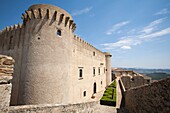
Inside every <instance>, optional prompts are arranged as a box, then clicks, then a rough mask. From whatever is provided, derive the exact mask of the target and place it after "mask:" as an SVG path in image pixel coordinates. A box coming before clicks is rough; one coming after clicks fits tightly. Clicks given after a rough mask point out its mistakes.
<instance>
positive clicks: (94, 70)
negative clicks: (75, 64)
mask: <svg viewBox="0 0 170 113" xmlns="http://www.w3.org/2000/svg"><path fill="white" fill-rule="evenodd" d="M93 76H95V67H93Z"/></svg>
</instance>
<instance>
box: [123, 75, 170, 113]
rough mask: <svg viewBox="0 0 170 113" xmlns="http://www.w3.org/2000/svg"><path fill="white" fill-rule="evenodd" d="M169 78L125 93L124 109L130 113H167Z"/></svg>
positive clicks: (168, 109)
mask: <svg viewBox="0 0 170 113" xmlns="http://www.w3.org/2000/svg"><path fill="white" fill-rule="evenodd" d="M169 86H170V78H167V79H164V80H160V81H158V82H154V83H151V84H150V85H145V86H142V87H136V88H133V89H130V90H127V91H126V92H125V107H126V108H127V109H128V110H129V112H130V113H159V112H160V113H168V112H169V111H170V97H169V94H170V88H169Z"/></svg>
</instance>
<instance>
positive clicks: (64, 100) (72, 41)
mask: <svg viewBox="0 0 170 113" xmlns="http://www.w3.org/2000/svg"><path fill="white" fill-rule="evenodd" d="M22 19H23V24H18V25H14V26H10V27H6V28H5V29H3V30H2V31H0V54H4V55H9V56H12V57H13V58H14V59H15V66H14V67H15V69H14V75H13V80H12V95H11V105H28V104H68V103H78V102H87V101H90V99H91V97H92V95H93V94H95V93H97V92H100V91H103V90H104V89H105V87H106V86H107V85H109V84H110V83H111V80H112V79H111V56H112V55H111V54H110V53H108V52H101V51H100V50H98V49H96V48H95V47H93V46H92V45H90V44H89V43H87V42H86V41H84V40H83V39H81V38H80V37H78V36H76V35H75V34H74V30H75V29H76V24H75V23H74V21H73V19H72V17H71V15H70V14H69V13H67V12H66V11H65V10H63V9H61V8H58V7H56V6H52V5H45V4H37V5H32V6H31V7H29V8H28V10H26V11H25V14H22Z"/></svg>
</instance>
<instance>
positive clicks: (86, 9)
mask: <svg viewBox="0 0 170 113" xmlns="http://www.w3.org/2000/svg"><path fill="white" fill-rule="evenodd" d="M91 9H92V7H87V8H84V9H82V10H78V11H74V12H72V14H71V15H72V16H77V15H81V14H85V13H88V12H89V11H90V10H91Z"/></svg>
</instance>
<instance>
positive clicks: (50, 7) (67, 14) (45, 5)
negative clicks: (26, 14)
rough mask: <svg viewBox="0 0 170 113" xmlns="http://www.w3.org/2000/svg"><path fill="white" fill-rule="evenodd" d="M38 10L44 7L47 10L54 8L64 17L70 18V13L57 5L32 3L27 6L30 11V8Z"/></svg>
mask: <svg viewBox="0 0 170 113" xmlns="http://www.w3.org/2000/svg"><path fill="white" fill-rule="evenodd" d="M35 9H36V10H38V9H44V10H47V9H50V10H54V11H58V12H60V13H62V14H64V15H65V16H66V17H70V19H72V17H71V15H70V14H69V13H68V12H67V11H65V10H64V9H61V8H59V7H57V6H54V5H50V4H35V5H32V6H30V7H29V8H28V11H31V10H35Z"/></svg>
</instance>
